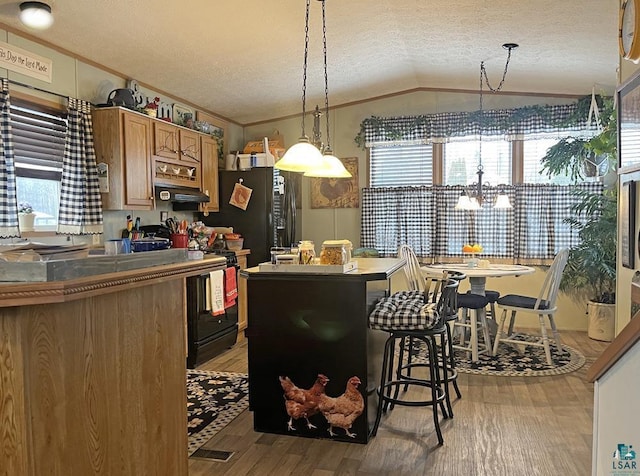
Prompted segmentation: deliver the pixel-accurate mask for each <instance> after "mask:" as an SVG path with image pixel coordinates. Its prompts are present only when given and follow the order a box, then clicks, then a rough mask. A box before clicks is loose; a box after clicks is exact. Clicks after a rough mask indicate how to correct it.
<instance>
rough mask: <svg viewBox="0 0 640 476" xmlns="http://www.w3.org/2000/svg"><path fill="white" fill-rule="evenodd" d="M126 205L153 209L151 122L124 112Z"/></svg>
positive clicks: (140, 116) (138, 115) (137, 115)
mask: <svg viewBox="0 0 640 476" xmlns="http://www.w3.org/2000/svg"><path fill="white" fill-rule="evenodd" d="M122 114H123V127H124V180H125V205H131V206H145V207H148V208H149V209H151V208H153V188H152V185H151V120H150V119H148V118H145V117H143V116H142V115H140V114H131V113H127V112H123V113H122Z"/></svg>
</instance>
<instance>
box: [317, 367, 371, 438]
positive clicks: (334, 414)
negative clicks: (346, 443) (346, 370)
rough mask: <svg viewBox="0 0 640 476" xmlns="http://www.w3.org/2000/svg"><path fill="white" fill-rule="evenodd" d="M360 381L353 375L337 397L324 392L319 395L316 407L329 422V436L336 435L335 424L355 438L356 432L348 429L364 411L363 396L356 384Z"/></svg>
mask: <svg viewBox="0 0 640 476" xmlns="http://www.w3.org/2000/svg"><path fill="white" fill-rule="evenodd" d="M361 383H362V382H360V379H359V378H358V377H355V376H354V377H351V378H350V379H349V380H348V381H347V388H346V390H345V392H344V393H343V394H342V395H340V396H339V397H336V398H332V397H329V396H327V395H326V394H324V393H322V394H321V395H320V402H319V403H318V408H319V410H320V412H321V413H322V414H323V415H324V417H325V418H326V420H327V422H328V423H329V434H330V435H331V436H336V434H335V433H334V432H333V427H334V426H337V427H338V428H342V429H343V430H344V431H345V433H346V435H347V436H348V437H349V438H355V436H356V434H355V433H351V432H350V431H349V430H350V429H351V426H352V425H353V422H354V421H355V420H356V418H358V417H359V416H360V415H362V412H363V411H364V398H363V397H362V394H361V393H360V391H359V390H358V385H360V384H361Z"/></svg>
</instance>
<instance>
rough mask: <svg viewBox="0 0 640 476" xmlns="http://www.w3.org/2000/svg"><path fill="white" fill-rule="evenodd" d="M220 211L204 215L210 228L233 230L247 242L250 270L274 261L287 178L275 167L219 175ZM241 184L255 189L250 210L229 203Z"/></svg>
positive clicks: (230, 171) (281, 221) (226, 171)
mask: <svg viewBox="0 0 640 476" xmlns="http://www.w3.org/2000/svg"><path fill="white" fill-rule="evenodd" d="M219 180H220V186H219V194H220V197H219V198H220V211H219V212H212V213H210V214H209V216H204V215H202V214H200V217H201V220H202V222H203V223H204V224H205V225H207V226H230V227H233V232H234V233H240V234H241V235H242V237H243V238H244V244H243V248H248V249H250V250H251V254H250V255H249V256H248V257H247V265H248V266H249V267H252V266H257V265H258V264H259V263H264V262H266V261H269V260H270V259H271V252H270V249H271V247H272V246H276V245H278V244H279V241H281V239H279V231H278V229H280V234H281V233H282V230H281V228H282V227H283V226H284V220H283V206H284V196H283V192H284V186H283V185H284V178H282V177H280V176H279V173H278V171H277V170H276V171H275V173H274V168H273V167H255V168H252V169H250V170H245V171H240V170H238V171H236V170H220V171H219ZM237 183H241V184H242V185H244V186H245V187H248V188H250V189H251V196H250V197H249V203H248V204H247V208H246V210H242V209H241V208H238V207H236V206H234V205H231V204H230V203H229V200H230V198H231V195H232V193H233V189H234V187H235V185H236V184H237Z"/></svg>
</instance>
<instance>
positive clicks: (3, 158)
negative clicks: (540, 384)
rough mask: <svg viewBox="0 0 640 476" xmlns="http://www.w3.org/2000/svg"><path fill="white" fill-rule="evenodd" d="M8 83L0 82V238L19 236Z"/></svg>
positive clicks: (3, 79) (5, 80) (5, 81)
mask: <svg viewBox="0 0 640 476" xmlns="http://www.w3.org/2000/svg"><path fill="white" fill-rule="evenodd" d="M10 105H11V101H10V98H9V81H8V80H7V79H6V78H2V80H1V82H0V238H12V237H18V236H20V231H19V230H18V203H17V198H16V169H15V163H14V156H13V136H12V134H11V120H10V117H9V107H10Z"/></svg>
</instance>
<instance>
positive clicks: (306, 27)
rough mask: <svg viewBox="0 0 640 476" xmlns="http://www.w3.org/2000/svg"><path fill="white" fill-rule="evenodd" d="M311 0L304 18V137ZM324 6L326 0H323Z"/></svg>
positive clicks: (308, 1)
mask: <svg viewBox="0 0 640 476" xmlns="http://www.w3.org/2000/svg"><path fill="white" fill-rule="evenodd" d="M310 3H311V0H307V12H306V14H305V20H304V66H303V68H302V137H306V134H305V132H304V119H305V116H306V115H307V112H306V102H307V57H308V56H309V6H310ZM322 5H323V6H324V1H323V2H322Z"/></svg>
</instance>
